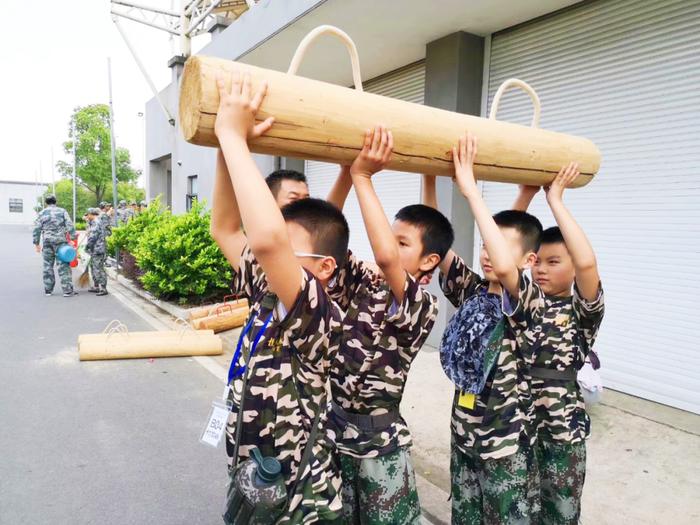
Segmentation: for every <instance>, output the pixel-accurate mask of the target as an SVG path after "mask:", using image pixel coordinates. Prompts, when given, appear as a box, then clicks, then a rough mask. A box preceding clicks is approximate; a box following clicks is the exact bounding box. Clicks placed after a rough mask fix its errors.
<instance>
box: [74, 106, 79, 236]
mask: <svg viewBox="0 0 700 525" xmlns="http://www.w3.org/2000/svg"><path fill="white" fill-rule="evenodd" d="M76 115H77V113H76ZM77 142H78V128H77V127H76V125H75V115H74V116H73V224H75V209H76V208H77V207H78V200H77V197H76V190H75V181H76V178H77V176H78V160H77V158H76V156H75V144H76V143H77Z"/></svg>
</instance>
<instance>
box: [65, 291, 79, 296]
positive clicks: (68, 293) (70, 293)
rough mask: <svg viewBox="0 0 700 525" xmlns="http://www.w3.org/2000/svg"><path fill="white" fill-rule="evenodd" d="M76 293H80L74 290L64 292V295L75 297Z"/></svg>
mask: <svg viewBox="0 0 700 525" xmlns="http://www.w3.org/2000/svg"><path fill="white" fill-rule="evenodd" d="M74 295H78V292H76V291H75V290H73V291H72V292H66V293H64V294H63V297H73V296H74Z"/></svg>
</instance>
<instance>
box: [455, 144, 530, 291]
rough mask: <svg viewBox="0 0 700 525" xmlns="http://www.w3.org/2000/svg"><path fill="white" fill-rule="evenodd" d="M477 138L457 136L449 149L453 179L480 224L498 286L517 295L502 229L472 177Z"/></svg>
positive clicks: (514, 268) (513, 266)
mask: <svg viewBox="0 0 700 525" xmlns="http://www.w3.org/2000/svg"><path fill="white" fill-rule="evenodd" d="M476 151H477V144H476V137H474V136H472V135H471V134H467V135H466V136H464V137H461V138H460V139H459V145H458V146H457V147H453V148H452V156H453V160H454V165H455V179H456V181H457V185H458V186H459V189H460V191H461V192H462V195H464V198H465V199H467V202H468V203H469V207H470V208H471V210H472V213H473V214H474V218H475V219H476V224H477V225H478V226H479V231H480V232H481V238H482V239H483V241H484V246H485V247H486V252H487V253H488V254H489V260H490V261H491V266H493V271H494V273H495V274H496V275H497V276H498V280H499V281H500V282H501V285H502V286H503V287H504V288H505V289H506V290H507V291H508V293H510V294H511V295H512V296H514V297H517V296H518V281H519V277H520V274H519V271H518V266H517V264H516V263H515V259H513V255H512V253H511V251H510V248H509V247H508V243H507V242H506V240H505V238H504V237H503V234H502V233H501V230H500V229H499V228H498V225H497V224H496V222H495V221H494V220H493V216H492V215H491V212H490V211H489V209H488V208H487V207H486V203H485V202H484V199H483V197H482V196H481V192H480V191H479V187H478V186H477V185H476V179H475V178H474V158H475V157H476Z"/></svg>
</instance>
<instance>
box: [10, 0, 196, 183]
mask: <svg viewBox="0 0 700 525" xmlns="http://www.w3.org/2000/svg"><path fill="white" fill-rule="evenodd" d="M142 3H144V4H149V5H159V6H161V7H168V8H170V7H171V1H170V0H143V2H142ZM23 4H26V3H25V2H12V3H10V2H6V3H4V5H3V14H4V16H3V20H4V21H5V24H4V26H3V32H2V33H0V64H1V65H2V74H0V115H1V117H0V160H1V162H2V166H1V168H0V170H1V171H0V179H4V180H25V181H33V180H35V177H36V175H37V173H38V171H39V166H40V164H41V167H42V171H43V174H42V179H43V180H44V181H46V182H50V181H51V168H50V164H51V148H53V151H54V160H55V161H57V160H59V159H62V158H65V160H67V161H68V160H70V158H69V157H67V156H65V155H64V153H63V149H62V143H63V141H65V140H66V139H67V133H68V121H69V118H70V115H71V112H72V110H73V108H74V107H75V106H82V105H87V104H93V103H107V102H108V85H107V57H108V56H110V57H111V58H112V83H113V86H112V91H113V99H114V113H115V130H116V133H117V136H116V141H117V146H123V147H126V148H128V149H129V151H130V152H131V156H132V164H133V166H134V167H135V168H137V169H142V168H143V149H144V148H143V140H144V117H139V116H138V113H139V112H144V108H145V103H146V101H147V100H148V99H149V98H151V96H152V95H151V91H150V89H149V87H148V85H147V84H146V81H145V80H144V78H143V76H142V75H141V72H140V71H139V69H138V67H137V65H136V63H135V62H134V60H133V58H132V57H131V54H130V52H129V50H128V48H127V47H126V44H125V43H124V41H123V40H122V39H121V36H120V35H119V33H118V31H117V28H116V27H115V26H114V24H113V22H112V20H111V16H110V5H109V1H107V0H66V1H60V2H57V1H52V0H36V1H34V2H31V6H32V9H31V10H29V9H22V6H23ZM175 5H176V7H177V6H179V0H175ZM122 26H123V27H124V29H125V30H126V32H127V33H128V35H129V37H130V40H131V42H132V44H133V45H134V47H135V48H136V49H137V52H138V53H139V56H140V58H141V60H142V61H143V63H144V64H145V66H146V69H147V70H148V72H149V73H150V74H151V77H152V79H153V81H154V82H155V84H156V87H157V88H158V89H162V88H163V87H165V86H166V85H167V84H168V83H169V82H170V70H169V69H168V67H167V62H168V59H169V58H170V57H171V56H172V55H173V54H174V53H173V52H172V51H171V43H170V41H169V38H168V35H167V34H166V33H164V32H162V31H158V30H156V29H152V28H150V27H147V26H143V25H140V24H137V23H135V22H131V21H128V20H123V21H122ZM208 38H209V37H208V36H202V37H200V39H203V40H208ZM174 45H175V47H174V49H175V50H177V40H176V41H174ZM197 47H199V46H197ZM56 177H58V174H56Z"/></svg>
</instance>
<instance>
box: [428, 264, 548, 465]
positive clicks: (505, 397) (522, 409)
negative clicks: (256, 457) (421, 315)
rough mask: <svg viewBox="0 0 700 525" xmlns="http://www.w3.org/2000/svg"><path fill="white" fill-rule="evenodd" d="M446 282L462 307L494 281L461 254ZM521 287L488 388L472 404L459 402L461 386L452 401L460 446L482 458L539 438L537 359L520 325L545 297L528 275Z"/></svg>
mask: <svg viewBox="0 0 700 525" xmlns="http://www.w3.org/2000/svg"><path fill="white" fill-rule="evenodd" d="M440 285H441V287H442V290H443V292H444V293H445V296H446V297H447V299H448V300H450V302H452V304H454V305H455V306H460V305H461V304H462V303H463V302H464V301H467V300H468V299H469V298H470V297H472V296H474V295H475V294H477V293H480V292H483V289H484V287H487V286H488V282H487V281H485V280H483V279H482V278H481V277H479V276H478V275H477V274H476V273H474V272H473V271H471V270H470V269H469V268H468V267H467V265H466V264H465V263H464V261H463V260H462V259H461V258H460V257H457V256H455V258H454V261H453V262H452V265H451V266H450V268H449V270H448V272H447V275H442V274H441V275H440ZM520 288H521V291H520V294H519V297H518V298H515V299H514V300H513V302H514V303H515V307H514V308H513V309H512V311H510V312H509V311H508V308H504V314H505V315H506V317H505V319H506V322H505V326H504V334H503V340H502V341H501V345H500V352H499V354H498V358H497V361H496V364H495V366H494V367H493V369H492V370H491V373H490V374H489V376H488V378H487V380H486V384H485V385H484V388H483V390H482V391H481V393H479V394H476V396H475V399H474V405H473V406H472V407H471V408H470V407H466V406H460V405H459V403H458V400H459V394H460V392H459V391H458V390H455V395H454V400H453V403H452V421H451V430H452V437H453V441H454V443H455V446H457V448H458V449H459V450H460V451H461V452H463V453H464V454H467V455H472V456H479V457H480V458H481V459H495V458H502V457H507V456H510V455H512V454H515V453H516V452H518V450H519V449H520V447H521V446H523V445H530V444H532V443H533V442H534V439H535V433H534V432H533V430H532V426H531V422H532V415H533V407H532V398H531V395H530V388H529V380H530V378H529V376H528V373H527V372H528V362H529V361H528V358H529V359H530V360H531V357H529V356H528V355H526V354H524V353H523V352H522V350H521V348H520V347H519V345H518V343H517V334H516V329H515V327H516V324H517V323H518V322H520V321H521V317H522V315H523V312H530V311H531V310H532V309H534V308H536V307H537V305H538V304H539V303H540V300H541V298H540V297H539V296H533V295H532V293H531V292H532V290H531V286H530V284H529V280H528V278H527V277H525V276H524V275H521V278H520ZM504 302H508V301H504ZM504 307H505V305H504Z"/></svg>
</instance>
